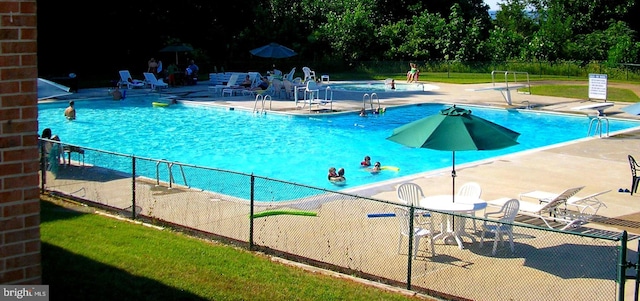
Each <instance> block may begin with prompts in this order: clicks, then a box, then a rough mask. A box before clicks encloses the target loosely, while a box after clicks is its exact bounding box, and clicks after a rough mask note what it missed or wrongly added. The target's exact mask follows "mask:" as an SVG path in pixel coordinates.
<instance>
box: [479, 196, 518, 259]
mask: <svg viewBox="0 0 640 301" xmlns="http://www.w3.org/2000/svg"><path fill="white" fill-rule="evenodd" d="M519 208H520V201H518V200H517V199H510V200H508V201H507V202H506V203H504V205H502V208H500V211H496V212H486V213H485V214H484V217H485V218H489V217H491V216H500V219H498V220H497V221H495V222H488V221H485V222H484V224H483V225H482V234H481V235H480V248H482V244H483V242H484V236H485V234H486V233H487V232H490V233H493V234H494V238H493V250H492V251H491V255H496V248H497V247H498V241H500V243H501V244H504V240H503V239H502V235H504V234H507V235H508V236H509V245H510V246H511V252H512V253H513V251H514V248H513V225H512V224H513V221H514V220H515V218H516V215H517V214H518V210H519Z"/></svg>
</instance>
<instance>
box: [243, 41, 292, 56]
mask: <svg viewBox="0 0 640 301" xmlns="http://www.w3.org/2000/svg"><path fill="white" fill-rule="evenodd" d="M249 52H251V54H253V55H255V56H259V57H265V58H273V59H282V58H287V57H292V56H294V55H297V53H296V52H295V51H293V50H291V49H290V48H288V47H285V46H282V45H280V44H278V43H271V44H269V45H264V46H262V47H258V48H256V49H253V50H251V51H249Z"/></svg>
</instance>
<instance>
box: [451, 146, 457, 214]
mask: <svg viewBox="0 0 640 301" xmlns="http://www.w3.org/2000/svg"><path fill="white" fill-rule="evenodd" d="M451 158H452V159H451V161H452V162H453V163H452V166H453V169H452V170H451V180H452V181H453V188H452V189H451V199H452V202H453V203H455V202H456V151H452V152H451Z"/></svg>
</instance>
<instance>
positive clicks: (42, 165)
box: [38, 140, 47, 193]
mask: <svg viewBox="0 0 640 301" xmlns="http://www.w3.org/2000/svg"><path fill="white" fill-rule="evenodd" d="M38 141H39V142H40V143H39V144H38V145H42V143H44V142H43V141H42V140H38ZM40 178H41V181H40V182H41V183H40V193H44V184H45V182H46V181H47V163H46V161H45V157H44V146H40Z"/></svg>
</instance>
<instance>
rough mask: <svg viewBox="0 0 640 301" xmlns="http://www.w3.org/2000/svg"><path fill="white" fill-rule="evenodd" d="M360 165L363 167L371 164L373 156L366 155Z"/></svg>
mask: <svg viewBox="0 0 640 301" xmlns="http://www.w3.org/2000/svg"><path fill="white" fill-rule="evenodd" d="M360 166H362V167H367V166H371V157H369V156H364V160H362V162H360Z"/></svg>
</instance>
